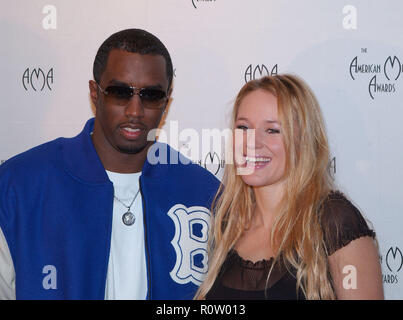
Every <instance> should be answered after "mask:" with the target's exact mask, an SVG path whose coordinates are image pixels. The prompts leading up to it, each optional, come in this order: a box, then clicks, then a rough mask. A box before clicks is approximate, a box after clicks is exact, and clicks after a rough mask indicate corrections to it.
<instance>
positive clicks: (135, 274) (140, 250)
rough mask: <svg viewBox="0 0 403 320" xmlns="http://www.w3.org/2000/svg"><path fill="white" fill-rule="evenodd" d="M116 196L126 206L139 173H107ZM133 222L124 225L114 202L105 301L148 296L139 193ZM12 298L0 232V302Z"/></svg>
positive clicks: (7, 254) (122, 210)
mask: <svg viewBox="0 0 403 320" xmlns="http://www.w3.org/2000/svg"><path fill="white" fill-rule="evenodd" d="M107 174H108V176H109V179H110V180H111V181H112V182H113V185H114V189H115V195H116V197H118V198H119V199H120V200H121V201H122V202H123V203H124V204H126V205H127V206H129V205H130V203H131V202H132V200H133V198H134V196H135V195H136V193H137V191H138V190H139V178H140V175H141V173H140V172H139V173H130V174H122V173H115V172H109V171H107ZM130 211H131V212H132V213H134V215H135V217H136V221H135V223H134V224H133V225H131V226H126V225H125V224H123V221H122V216H123V214H125V213H126V212H127V208H126V207H124V206H123V205H122V204H121V203H120V202H119V201H117V200H116V199H114V202H113V220H112V238H111V248H110V255H109V263H108V273H107V278H106V287H105V299H107V300H134V299H145V298H146V296H147V268H146V257H145V241H144V223H143V206H142V199H141V193H140V192H139V193H138V195H137V198H136V200H135V201H134V203H133V205H132V206H131V208H130ZM4 299H15V271H14V266H13V261H12V258H11V255H10V251H9V249H8V246H7V242H6V239H5V238H4V235H3V232H2V230H1V229H0V300H4Z"/></svg>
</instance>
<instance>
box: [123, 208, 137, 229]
mask: <svg viewBox="0 0 403 320" xmlns="http://www.w3.org/2000/svg"><path fill="white" fill-rule="evenodd" d="M122 221H123V223H124V224H125V225H127V226H131V225H133V224H134V222H135V221H136V217H135V216H134V214H133V213H131V212H130V211H127V212H126V213H125V214H124V215H123V216H122Z"/></svg>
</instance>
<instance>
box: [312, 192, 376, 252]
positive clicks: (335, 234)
mask: <svg viewBox="0 0 403 320" xmlns="http://www.w3.org/2000/svg"><path fill="white" fill-rule="evenodd" d="M320 212H321V226H322V231H323V234H324V240H325V244H326V249H327V253H328V255H331V254H333V253H334V252H335V251H336V250H338V249H340V248H342V247H344V246H346V245H347V244H349V243H350V242H351V241H353V240H355V239H358V238H360V237H364V236H370V237H372V238H375V232H374V231H373V230H372V229H370V228H369V226H368V223H367V221H366V219H365V218H364V217H363V215H362V213H361V212H360V210H359V209H358V208H357V207H356V206H355V205H354V204H353V203H352V202H351V201H350V200H349V199H348V198H347V197H346V196H345V195H344V194H343V193H341V192H340V191H332V192H330V193H329V195H328V196H327V197H326V198H325V200H324V201H323V204H322V206H321V210H320Z"/></svg>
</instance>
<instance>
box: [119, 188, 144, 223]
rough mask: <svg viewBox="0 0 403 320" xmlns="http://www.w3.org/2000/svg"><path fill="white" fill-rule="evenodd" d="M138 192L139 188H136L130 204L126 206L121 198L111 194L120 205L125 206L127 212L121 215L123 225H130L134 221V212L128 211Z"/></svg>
mask: <svg viewBox="0 0 403 320" xmlns="http://www.w3.org/2000/svg"><path fill="white" fill-rule="evenodd" d="M139 192H140V188H139V190H137V193H136V195H135V196H134V198H133V200H132V202H131V203H130V206H127V205H125V204H124V203H123V201H122V200H120V199H119V198H118V197H116V196H115V195H113V196H114V197H115V199H116V200H118V201H119V202H120V203H121V204H122V205H124V206H125V207H126V208H127V212H126V213H124V214H123V216H122V221H123V223H124V224H125V225H127V226H131V225H133V224H134V223H135V222H136V217H135V216H134V214H133V213H132V212H131V211H130V208H131V207H132V205H133V203H134V200H136V198H137V196H138V194H139Z"/></svg>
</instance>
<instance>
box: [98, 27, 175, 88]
mask: <svg viewBox="0 0 403 320" xmlns="http://www.w3.org/2000/svg"><path fill="white" fill-rule="evenodd" d="M113 49H118V50H124V51H127V52H132V53H138V54H151V55H161V56H163V57H164V59H165V64H166V73H167V78H168V90H169V89H170V87H171V83H172V77H173V67H172V60H171V56H170V55H169V52H168V50H167V48H166V47H165V46H164V44H163V43H162V42H161V41H160V40H159V39H158V38H157V37H156V36H154V35H153V34H151V33H149V32H147V31H145V30H141V29H126V30H122V31H119V32H116V33H114V34H112V35H111V36H110V37H109V38H108V39H106V40H105V41H104V42H103V43H102V45H101V46H100V47H99V49H98V52H97V55H96V56H95V60H94V67H93V75H94V80H95V81H96V82H97V83H99V81H100V79H101V76H102V73H103V72H104V71H105V69H106V64H107V62H108V57H109V53H110V52H111V50H113Z"/></svg>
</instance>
